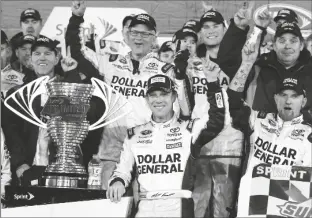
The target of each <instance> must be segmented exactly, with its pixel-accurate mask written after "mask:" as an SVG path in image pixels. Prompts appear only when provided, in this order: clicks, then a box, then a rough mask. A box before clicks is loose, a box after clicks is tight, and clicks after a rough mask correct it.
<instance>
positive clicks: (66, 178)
mask: <svg viewBox="0 0 312 218" xmlns="http://www.w3.org/2000/svg"><path fill="white" fill-rule="evenodd" d="M45 174H46V173H45ZM42 180H43V181H42V184H43V185H44V186H46V187H58V188H87V185H88V175H79V174H73V175H68V174H67V175H43V178H42Z"/></svg>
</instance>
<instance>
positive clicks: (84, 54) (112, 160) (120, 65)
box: [66, 15, 190, 189]
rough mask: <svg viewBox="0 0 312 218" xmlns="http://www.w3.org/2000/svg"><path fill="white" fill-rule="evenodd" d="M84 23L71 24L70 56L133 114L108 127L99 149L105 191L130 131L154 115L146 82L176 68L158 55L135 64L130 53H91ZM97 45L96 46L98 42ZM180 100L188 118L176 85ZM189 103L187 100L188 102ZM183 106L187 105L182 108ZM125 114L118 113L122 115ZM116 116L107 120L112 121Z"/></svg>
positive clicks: (74, 21) (180, 87) (79, 20)
mask: <svg viewBox="0 0 312 218" xmlns="http://www.w3.org/2000/svg"><path fill="white" fill-rule="evenodd" d="M83 22H84V19H83V17H78V16H75V15H72V17H71V18H70V20H69V24H68V28H67V32H66V43H67V44H68V45H70V48H71V54H72V57H73V58H74V59H76V60H77V61H78V63H79V65H78V68H79V69H80V70H81V72H83V73H84V74H87V75H86V76H87V77H89V78H91V77H97V78H101V79H103V80H104V81H105V82H106V83H107V84H108V85H110V86H111V87H112V88H113V89H114V90H116V91H117V92H118V93H120V94H122V97H121V98H120V100H119V104H120V105H122V104H124V103H126V102H128V104H127V106H126V107H124V108H123V109H124V110H128V109H129V107H131V111H130V113H129V114H127V115H126V116H125V117H123V118H122V119H119V120H117V121H115V122H113V123H111V124H108V125H106V126H105V128H104V130H103V134H102V139H101V143H100V145H99V151H98V155H99V157H100V158H101V160H102V164H103V166H102V188H103V189H106V188H107V187H106V185H107V181H108V179H109V177H110V176H111V174H112V172H113V170H114V167H115V165H116V162H118V161H119V158H120V152H121V149H122V144H123V141H124V139H125V138H126V134H127V129H128V128H131V127H134V126H136V125H140V124H143V123H146V122H147V121H148V120H149V119H150V117H151V111H150V109H149V108H148V105H147V104H146V101H145V99H144V97H145V95H146V86H147V80H148V79H149V77H151V76H153V75H155V74H159V73H160V74H166V75H168V76H170V77H171V78H173V77H174V72H173V65H171V64H166V63H164V62H161V61H160V60H159V59H158V58H157V54H156V53H149V54H147V55H146V56H145V57H143V58H142V59H141V60H140V61H136V60H132V59H131V53H128V54H127V55H126V56H123V55H121V54H110V53H107V49H106V50H105V48H103V49H104V50H103V51H102V50H98V52H97V53H96V52H94V51H93V50H91V49H88V48H87V47H86V46H85V43H84V42H83V40H82V39H83V38H84V37H83V35H82V34H83V33H82V32H80V29H79V27H80V25H81V24H82V23H83ZM95 43H96V44H97V42H95ZM177 83H178V84H179V85H178V86H177V87H178V91H177V92H178V99H180V100H181V101H180V102H181V103H180V104H178V103H177V102H176V103H175V111H176V112H177V113H178V112H179V109H178V108H179V105H180V107H181V110H182V109H183V110H186V111H185V112H183V111H182V112H183V114H189V111H190V106H189V104H188V101H186V100H187V96H185V94H186V92H184V90H186V89H185V87H184V86H185V83H184V81H183V80H180V81H177ZM185 99H186V100H185ZM182 103H184V104H185V105H181V104H182ZM122 112H123V111H121V110H120V111H118V114H121V113H122ZM116 116H117V115H112V116H111V117H109V118H108V120H111V119H113V118H115V117H116Z"/></svg>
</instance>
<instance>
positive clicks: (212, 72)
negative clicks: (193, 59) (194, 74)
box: [203, 52, 221, 82]
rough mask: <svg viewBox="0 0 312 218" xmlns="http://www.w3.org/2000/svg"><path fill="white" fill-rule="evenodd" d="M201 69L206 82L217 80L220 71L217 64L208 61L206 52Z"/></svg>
mask: <svg viewBox="0 0 312 218" xmlns="http://www.w3.org/2000/svg"><path fill="white" fill-rule="evenodd" d="M203 67H204V73H205V75H206V78H207V80H208V82H213V81H217V80H218V78H219V75H220V72H221V69H220V67H219V65H218V64H216V63H215V62H213V61H211V60H210V57H209V54H208V52H207V53H206V57H205V60H204V61H203Z"/></svg>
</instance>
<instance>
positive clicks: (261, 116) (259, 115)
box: [257, 111, 268, 119]
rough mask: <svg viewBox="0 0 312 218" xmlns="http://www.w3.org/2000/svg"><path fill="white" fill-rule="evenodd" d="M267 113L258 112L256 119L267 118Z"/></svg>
mask: <svg viewBox="0 0 312 218" xmlns="http://www.w3.org/2000/svg"><path fill="white" fill-rule="evenodd" d="M267 114H268V113H267V112H264V111H259V113H258V116H257V118H260V119H264V118H266V116H267Z"/></svg>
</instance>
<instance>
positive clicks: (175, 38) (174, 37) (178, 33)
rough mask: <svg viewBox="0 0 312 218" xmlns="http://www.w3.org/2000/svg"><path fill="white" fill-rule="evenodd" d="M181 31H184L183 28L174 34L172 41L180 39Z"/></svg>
mask: <svg viewBox="0 0 312 218" xmlns="http://www.w3.org/2000/svg"><path fill="white" fill-rule="evenodd" d="M181 32H182V29H179V30H178V31H177V32H175V33H174V34H173V36H172V42H173V43H175V42H176V41H177V40H179V39H180V37H181Z"/></svg>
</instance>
